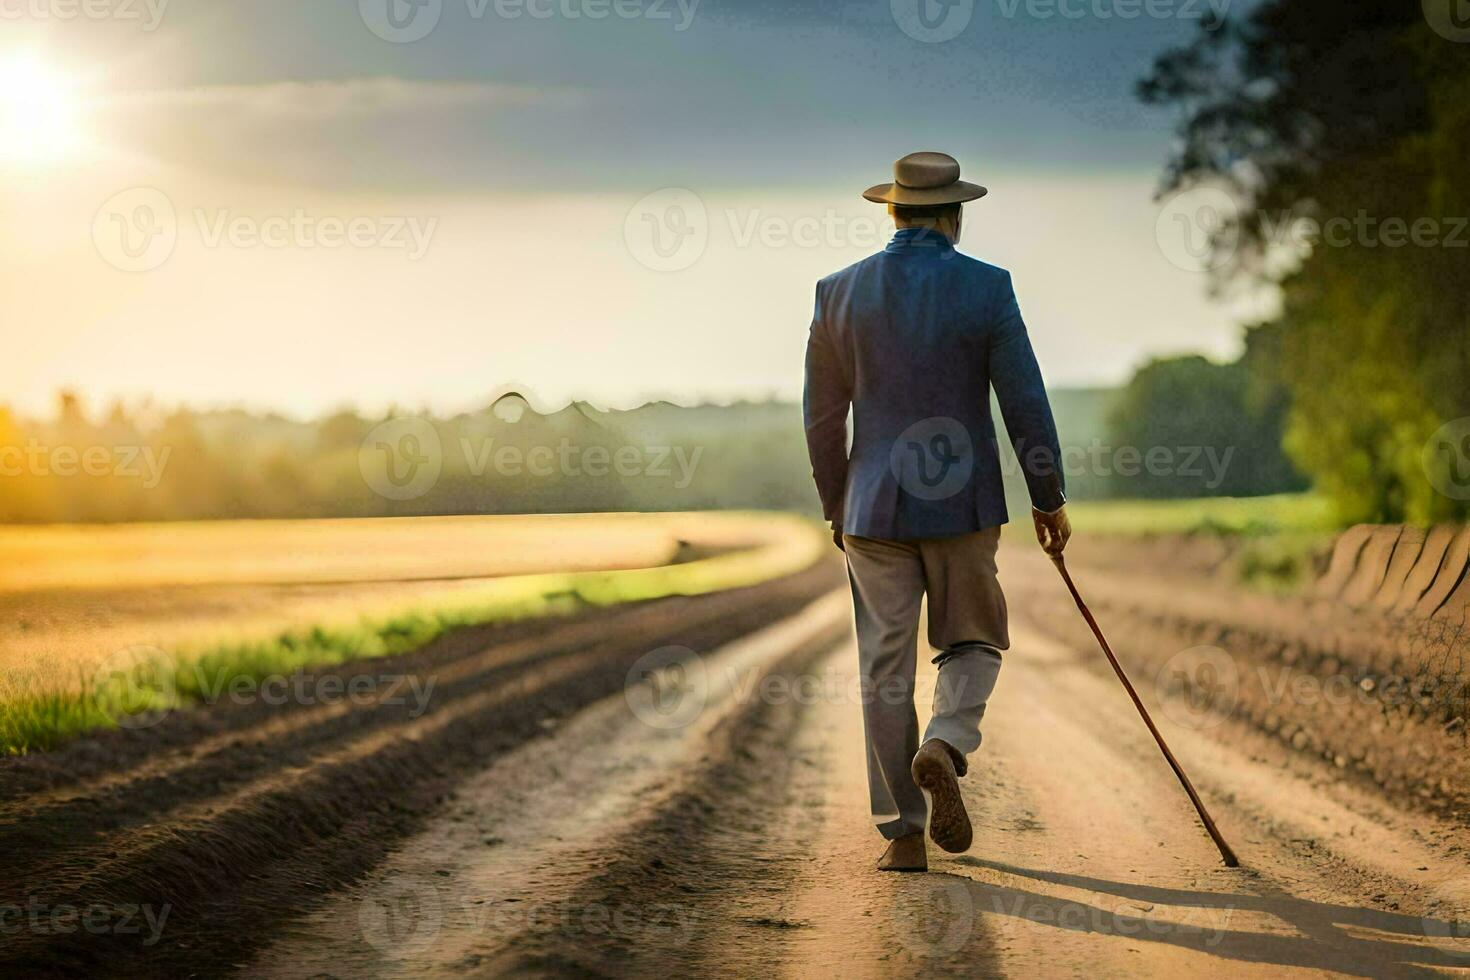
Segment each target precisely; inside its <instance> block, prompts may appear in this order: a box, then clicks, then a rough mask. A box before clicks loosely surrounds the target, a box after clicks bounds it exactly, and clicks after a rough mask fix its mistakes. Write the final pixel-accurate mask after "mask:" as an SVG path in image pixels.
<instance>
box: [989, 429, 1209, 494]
mask: <svg viewBox="0 0 1470 980" xmlns="http://www.w3.org/2000/svg"><path fill="white" fill-rule="evenodd" d="M1234 456H1235V447H1234V446H1225V447H1224V448H1221V447H1218V446H1147V447H1142V446H1110V445H1107V444H1106V443H1103V442H1102V441H1100V440H1097V439H1094V440H1092V442H1090V443H1088V444H1087V445H1086V446H1077V445H1071V446H1063V447H1062V459H1061V467H1062V474H1063V475H1064V476H1068V477H1072V476H1081V475H1088V476H1102V477H1107V476H1128V477H1132V476H1145V475H1146V476H1153V477H1166V476H1169V477H1182V478H1184V479H1190V480H1199V481H1200V486H1201V487H1203V488H1204V489H1206V490H1214V489H1216V488H1217V487H1219V486H1220V484H1222V483H1224V482H1225V475H1226V472H1227V471H1228V470H1229V468H1230V461H1231V459H1232V458H1234ZM1049 458H1050V450H1047V449H1045V448H1044V447H1040V448H1039V447H1036V446H1031V447H1027V446H1025V445H1024V444H1023V445H1022V446H1021V448H1020V450H1019V451H1018V454H1017V455H1016V456H1015V457H1014V460H1013V461H1012V457H1009V456H1007V457H1004V460H1005V462H1003V464H1002V470H1003V471H1004V472H1005V473H1006V475H1007V476H1010V475H1013V474H1014V473H1015V471H1016V470H1017V469H1018V468H1019V467H1020V466H1028V467H1030V468H1031V470H1032V472H1044V470H1045V469H1046V467H1047V466H1048V460H1049Z"/></svg>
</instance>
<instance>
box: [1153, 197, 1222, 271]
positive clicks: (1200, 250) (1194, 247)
mask: <svg viewBox="0 0 1470 980" xmlns="http://www.w3.org/2000/svg"><path fill="white" fill-rule="evenodd" d="M1243 210H1244V209H1243V208H1242V207H1241V205H1240V202H1239V201H1238V200H1237V199H1236V197H1235V196H1234V195H1233V194H1231V193H1229V192H1228V191H1226V190H1224V189H1223V188H1220V187H1203V186H1202V187H1190V188H1187V189H1185V190H1181V191H1177V192H1175V193H1173V194H1170V195H1169V196H1168V197H1167V198H1166V199H1165V200H1164V202H1163V206H1162V207H1161V208H1160V209H1159V216H1158V219H1157V220H1156V221H1155V222H1154V240H1155V241H1156V242H1158V245H1159V251H1161V252H1162V253H1163V255H1164V258H1166V259H1167V260H1168V261H1169V263H1170V264H1172V265H1174V266H1176V267H1178V268H1180V269H1183V270H1185V271H1186V272H1207V271H1209V270H1211V269H1218V268H1220V267H1222V266H1224V265H1225V264H1226V263H1227V262H1229V261H1230V260H1231V259H1232V258H1233V257H1234V256H1235V252H1236V250H1237V249H1238V248H1239V245H1240V216H1241V214H1242V213H1243Z"/></svg>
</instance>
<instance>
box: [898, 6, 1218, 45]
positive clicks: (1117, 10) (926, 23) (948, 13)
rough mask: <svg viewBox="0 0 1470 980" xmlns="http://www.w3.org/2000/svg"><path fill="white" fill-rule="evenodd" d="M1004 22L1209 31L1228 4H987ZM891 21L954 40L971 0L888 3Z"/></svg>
mask: <svg viewBox="0 0 1470 980" xmlns="http://www.w3.org/2000/svg"><path fill="white" fill-rule="evenodd" d="M993 4H994V7H995V13H996V15H997V16H998V17H1001V18H1003V19H1005V20H1015V19H1017V18H1018V17H1025V18H1027V19H1029V20H1057V19H1060V20H1084V19H1092V20H1102V21H1108V20H1121V21H1133V20H1138V19H1139V18H1148V19H1150V20H1196V21H1204V22H1205V27H1206V28H1208V29H1209V30H1215V29H1217V28H1218V27H1219V26H1220V25H1221V24H1223V23H1224V22H1225V15H1226V14H1227V13H1228V12H1229V10H1230V4H1231V0H993ZM888 8H889V12H890V13H892V14H893V22H894V23H895V24H897V25H898V29H899V30H901V31H903V32H904V33H905V34H907V35H908V36H909V37H911V38H913V39H914V40H915V41H922V42H924V43H925V44H939V43H942V42H944V41H951V40H954V39H955V38H957V37H959V36H960V35H961V34H963V33H964V32H965V29H966V28H968V27H969V26H970V21H971V20H972V19H973V18H974V16H975V0H889V4H888Z"/></svg>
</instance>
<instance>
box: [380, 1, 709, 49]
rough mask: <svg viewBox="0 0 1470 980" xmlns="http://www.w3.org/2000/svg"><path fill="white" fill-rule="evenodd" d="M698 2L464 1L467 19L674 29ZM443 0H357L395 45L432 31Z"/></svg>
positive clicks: (689, 20)
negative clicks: (613, 22)
mask: <svg viewBox="0 0 1470 980" xmlns="http://www.w3.org/2000/svg"><path fill="white" fill-rule="evenodd" d="M699 4H700V0H464V6H465V13H466V15H467V16H468V17H469V19H470V20H472V21H482V20H485V19H487V18H490V17H494V18H495V19H497V20H521V19H523V18H524V19H528V20H569V21H577V20H607V19H608V18H609V17H611V18H615V19H617V20H646V21H652V22H655V23H658V22H667V23H669V24H670V25H672V27H673V30H674V31H676V32H679V33H683V32H684V31H687V30H688V29H689V27H690V26H691V25H692V24H693V23H694V15H695V13H696V12H697V11H698V9H699ZM444 9H445V5H444V0H358V2H357V12H358V15H359V16H360V17H361V18H362V22H363V23H364V24H365V25H367V29H368V30H370V31H372V32H373V34H375V35H377V36H378V37H380V38H382V39H383V40H384V41H389V42H392V43H394V44H412V43H413V42H414V41H422V40H423V39H424V38H426V37H428V36H429V35H430V34H431V33H433V31H434V29H435V28H437V27H438V26H439V22H440V20H441V19H442V18H443V16H444Z"/></svg>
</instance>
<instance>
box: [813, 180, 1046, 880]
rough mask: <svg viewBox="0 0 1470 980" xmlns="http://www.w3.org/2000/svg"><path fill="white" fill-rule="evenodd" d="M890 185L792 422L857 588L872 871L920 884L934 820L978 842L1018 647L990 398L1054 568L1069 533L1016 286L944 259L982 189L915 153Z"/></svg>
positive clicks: (884, 187)
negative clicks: (994, 696)
mask: <svg viewBox="0 0 1470 980" xmlns="http://www.w3.org/2000/svg"><path fill="white" fill-rule="evenodd" d="M893 171H894V180H893V182H892V183H887V184H879V185H877V186H875V187H871V188H869V189H868V190H867V191H866V192H864V194H863V197H865V198H867V199H868V200H869V201H874V202H877V203H883V204H887V205H888V210H889V213H890V214H891V215H892V216H893V219H894V223H895V225H897V232H896V234H895V235H894V236H893V240H892V241H891V242H889V244H888V246H887V247H886V248H884V249H883V251H881V252H879V253H878V254H876V255H873V256H870V257H869V258H866V259H864V260H863V261H861V262H858V263H857V264H856V265H852V266H849V267H848V268H846V269H843V270H842V271H841V272H838V273H835V274H833V275H831V276H828V277H827V278H826V279H823V280H822V281H821V282H819V283H818V284H817V302H816V313H815V315H814V316H813V318H812V326H811V337H810V339H809V341H808V345H807V360H806V396H805V400H804V409H805V417H806V433H807V447H808V449H809V451H810V453H811V460H812V473H813V476H814V478H815V479H816V483H817V491H818V493H819V495H820V496H821V498H822V509H823V512H824V514H825V516H826V518H827V519H828V520H829V521H831V522H832V540H833V541H834V542H835V543H836V545H837V547H838V548H841V549H842V550H844V551H845V552H846V554H847V566H848V577H849V579H850V581H851V583H852V596H853V605H854V608H855V613H856V620H857V634H858V659H859V667H860V670H861V672H862V678H863V691H864V699H863V700H864V705H863V723H864V729H865V731H866V738H867V753H868V788H869V796H870V798H871V803H872V809H873V819H874V821H875V822H876V823H877V825H878V831H879V832H880V833H881V834H882V835H883V836H884V837H885V838H886V839H887V840H888V841H889V845H888V849H887V851H886V852H885V853H884V854H883V857H882V859H881V860H880V861H879V863H878V867H879V868H880V869H881V870H885V871H923V870H927V868H928V857H927V854H926V849H925V844H924V827H925V817H926V815H928V817H929V820H928V826H929V834H930V836H931V837H933V838H934V842H935V843H936V844H938V845H939V846H940V847H941V848H943V849H944V850H946V851H950V852H955V853H958V852H960V851H963V850H965V849H966V848H968V847H969V846H970V839H971V830H970V819H969V816H968V814H966V812H965V805H964V802H963V800H962V799H961V797H960V790H959V783H958V777H960V776H963V775H964V774H965V771H966V769H967V768H968V764H967V761H966V757H967V756H968V755H969V754H970V753H972V752H974V751H975V750H976V749H977V748H979V746H980V719H981V718H982V716H983V715H984V714H985V704H986V702H987V701H988V700H989V698H990V693H991V691H992V689H993V688H994V686H995V679H996V676H997V674H998V673H999V671H1000V664H1001V651H1003V650H1005V649H1007V648H1008V647H1009V645H1010V638H1009V636H1008V634H1007V630H1006V605H1005V596H1004V595H1003V594H1002V593H1001V589H1000V584H999V582H998V581H997V580H996V567H995V552H996V546H997V544H998V543H999V541H1000V525H1002V524H1004V523H1005V522H1006V520H1007V515H1006V506H1005V494H1004V491H1003V489H1002V485H1001V471H1000V460H999V452H998V447H997V444H996V440H995V428H994V425H993V423H992V421H991V412H990V390H991V389H992V388H993V389H994V391H995V394H996V400H997V401H998V402H999V404H1000V410H1001V414H1002V416H1003V417H1004V420H1005V426H1006V431H1007V432H1008V433H1009V435H1010V437H1011V440H1012V442H1013V444H1014V445H1015V449H1016V455H1017V458H1018V459H1019V461H1020V463H1021V468H1022V470H1023V472H1024V475H1025V479H1026V486H1027V489H1028V491H1029V493H1030V496H1031V502H1032V505H1033V511H1032V513H1033V517H1034V519H1035V524H1036V537H1037V540H1038V541H1039V542H1040V543H1041V545H1042V547H1043V548H1045V549H1046V551H1047V552H1048V553H1050V554H1054V555H1056V554H1061V552H1062V549H1063V548H1064V547H1065V546H1066V543H1067V539H1068V537H1069V536H1070V535H1071V527H1070V524H1069V523H1068V520H1067V512H1066V508H1065V506H1064V505H1065V502H1066V497H1065V493H1064V486H1063V481H1062V476H1061V472H1060V468H1059V463H1060V457H1061V451H1060V449H1059V447H1058V444H1057V434H1056V426H1055V424H1054V422H1053V421H1052V414H1051V407H1050V405H1049V404H1048V402H1047V397H1046V389H1045V388H1044V387H1043V386H1042V381H1041V372H1040V369H1039V368H1038V367H1037V364H1036V357H1035V355H1034V354H1033V353H1032V350H1031V342H1030V340H1029V339H1028V338H1027V335H1026V326H1025V324H1024V323H1023V322H1022V320H1021V312H1020V309H1019V308H1018V307H1017V305H1016V296H1015V293H1014V291H1013V290H1012V288H1011V277H1010V274H1009V273H1008V272H1006V271H1005V270H1003V269H998V268H996V267H995V266H992V265H987V264H985V263H984V262H980V261H977V260H975V259H972V258H969V257H967V256H964V255H961V254H960V253H958V252H957V251H955V248H954V245H955V243H956V242H957V241H958V240H959V237H960V225H961V216H962V215H961V206H962V205H963V204H964V202H966V201H973V200H977V199H979V198H981V197H983V196H984V195H985V193H986V189H985V188H984V187H980V186H978V185H976V184H971V183H967V182H965V181H962V180H960V179H959V178H960V166H959V164H958V163H957V162H956V161H955V159H954V158H953V157H951V156H948V155H946V154H943V153H911V154H909V155H908V156H906V157H904V158H903V159H901V160H899V161H898V162H897V163H896V164H894V167H893ZM849 409H850V410H851V412H852V417H853V431H852V448H851V450H850V451H849V449H848V440H847V416H848V412H849ZM925 594H927V595H928V598H929V629H928V633H929V636H928V640H929V645H930V646H931V647H933V648H935V649H936V650H937V651H938V652H939V655H938V656H937V657H936V658H935V661H934V662H935V663H937V664H939V683H938V686H937V688H936V691H935V696H934V713H933V717H932V719H931V720H930V722H929V725H928V728H927V729H926V730H925V733H924V740H923V742H922V744H921V743H920V740H919V727H918V719H917V716H916V715H915V711H914V700H913V692H914V666H915V660H916V655H917V646H918V625H919V604H920V600H921V599H922V598H923V596H924V595H925ZM926 795H927V796H928V798H929V804H930V805H929V806H926V802H925V796H926ZM931 806H932V813H928V811H929V810H930V808H931Z"/></svg>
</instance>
